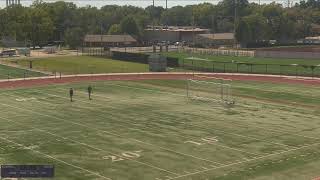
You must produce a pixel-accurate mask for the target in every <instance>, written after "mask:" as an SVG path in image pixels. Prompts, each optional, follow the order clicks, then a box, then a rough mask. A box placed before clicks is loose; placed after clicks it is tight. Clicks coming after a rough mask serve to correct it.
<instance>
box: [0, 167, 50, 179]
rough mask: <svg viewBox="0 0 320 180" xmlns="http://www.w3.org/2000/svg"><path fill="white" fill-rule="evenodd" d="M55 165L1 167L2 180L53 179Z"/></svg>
mask: <svg viewBox="0 0 320 180" xmlns="http://www.w3.org/2000/svg"><path fill="white" fill-rule="evenodd" d="M53 177H54V166H53V165H1V178H53Z"/></svg>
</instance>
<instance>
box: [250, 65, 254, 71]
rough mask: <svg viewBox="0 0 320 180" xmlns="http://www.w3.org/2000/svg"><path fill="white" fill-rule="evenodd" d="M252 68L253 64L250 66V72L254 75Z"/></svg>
mask: <svg viewBox="0 0 320 180" xmlns="http://www.w3.org/2000/svg"><path fill="white" fill-rule="evenodd" d="M252 66H253V64H250V72H251V73H252Z"/></svg>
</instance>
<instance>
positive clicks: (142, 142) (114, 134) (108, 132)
mask: <svg viewBox="0 0 320 180" xmlns="http://www.w3.org/2000/svg"><path fill="white" fill-rule="evenodd" d="M44 94H45V93H44ZM11 96H13V95H11ZM53 96H57V95H53ZM57 97H61V96H57ZM62 98H63V97H62ZM42 103H44V102H42ZM47 104H51V103H47ZM2 105H4V104H2ZM7 106H10V105H7ZM13 107H14V106H13ZM14 108H18V107H14ZM82 108H84V107H82ZM18 109H22V108H18ZM22 110H27V111H30V112H34V111H32V110H28V109H22ZM34 113H37V114H39V115H44V116H48V117H53V118H55V119H59V120H62V121H65V122H69V123H75V122H73V121H67V120H64V119H61V118H58V117H55V116H50V115H46V114H41V113H38V112H34ZM76 124H77V125H80V126H84V127H90V128H94V127H91V126H87V125H83V124H79V123H76ZM129 124H130V123H129ZM126 128H128V127H126ZM94 130H97V131H101V132H104V133H107V134H111V135H113V136H118V137H121V138H124V139H131V140H133V141H136V142H139V143H141V144H146V145H149V146H155V147H158V148H160V149H163V150H166V151H170V152H174V153H176V154H180V155H184V156H188V157H192V158H195V159H199V160H202V161H207V162H210V163H214V164H219V165H223V164H222V163H219V162H215V161H211V160H209V159H205V158H201V157H197V156H193V155H190V154H186V153H182V152H178V151H175V150H172V149H169V148H166V147H161V146H158V145H154V144H151V143H147V142H144V141H141V140H138V139H135V138H127V137H124V136H122V135H120V134H116V133H112V132H111V131H105V130H101V129H98V128H94Z"/></svg>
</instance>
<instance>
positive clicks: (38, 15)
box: [30, 8, 53, 47]
mask: <svg viewBox="0 0 320 180" xmlns="http://www.w3.org/2000/svg"><path fill="white" fill-rule="evenodd" d="M30 19H31V26H30V28H31V32H30V36H31V37H30V38H31V42H32V45H33V47H35V46H37V45H38V46H40V47H41V46H43V45H45V44H46V43H47V42H48V40H49V39H50V38H51V35H52V33H53V22H52V20H51V18H50V16H49V14H48V13H47V12H46V11H44V9H42V8H32V9H31V11H30Z"/></svg>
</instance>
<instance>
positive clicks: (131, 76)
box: [0, 72, 320, 88]
mask: <svg viewBox="0 0 320 180" xmlns="http://www.w3.org/2000/svg"><path fill="white" fill-rule="evenodd" d="M203 76H205V77H214V78H223V79H230V80H237V81H256V82H271V83H286V84H303V85H311V86H320V78H307V77H293V76H279V75H277V76H276V75H259V74H228V73H177V72H175V73H110V74H82V75H76V76H75V75H72V76H71V75H66V76H62V77H61V78H60V77H56V78H55V77H52V76H50V77H36V78H27V79H11V80H1V81H0V88H17V87H32V86H43V85H50V84H63V83H73V82H88V81H127V80H152V79H154V80H156V79H157V80H184V79H192V78H195V79H201V78H202V77H203Z"/></svg>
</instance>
